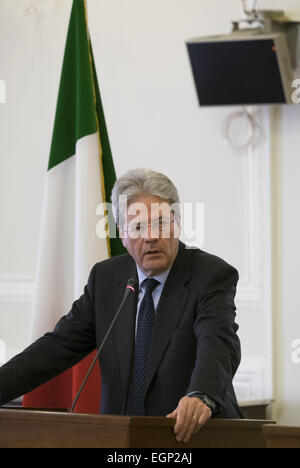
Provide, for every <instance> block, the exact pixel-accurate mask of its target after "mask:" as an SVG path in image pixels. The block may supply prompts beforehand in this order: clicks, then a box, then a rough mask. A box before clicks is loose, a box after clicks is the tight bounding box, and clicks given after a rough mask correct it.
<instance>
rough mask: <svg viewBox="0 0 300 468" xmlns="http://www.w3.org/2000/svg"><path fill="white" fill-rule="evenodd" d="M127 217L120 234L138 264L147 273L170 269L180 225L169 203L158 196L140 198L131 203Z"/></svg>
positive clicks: (157, 272) (149, 274) (154, 273)
mask: <svg viewBox="0 0 300 468" xmlns="http://www.w3.org/2000/svg"><path fill="white" fill-rule="evenodd" d="M126 218H127V219H126V220H125V223H124V228H123V229H122V228H120V234H121V238H122V242H123V245H124V247H125V248H126V249H127V250H128V252H129V254H130V255H131V256H132V257H133V259H134V260H135V262H136V264H137V265H138V267H139V268H140V269H141V270H142V271H143V272H144V273H145V275H147V276H155V275H158V274H160V273H163V272H164V271H166V270H167V269H168V268H169V267H170V266H171V265H172V264H173V262H174V260H175V258H176V256H177V252H178V245H179V227H178V225H176V224H175V222H174V215H173V213H172V212H171V210H170V206H169V204H168V202H167V201H166V200H164V199H162V198H159V197H155V196H146V195H145V196H140V197H137V198H135V199H133V200H130V202H129V203H128V205H127V217H126Z"/></svg>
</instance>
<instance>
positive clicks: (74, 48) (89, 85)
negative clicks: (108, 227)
mask: <svg viewBox="0 0 300 468" xmlns="http://www.w3.org/2000/svg"><path fill="white" fill-rule="evenodd" d="M89 61H90V56H89V41H88V35H87V26H86V18H85V5H84V1H83V0H74V2H73V7H72V12H71V18H70V24H69V29H68V35H67V42H66V48H65V54H64V60H63V68H62V73H61V80H60V87H59V93H58V101H57V108H56V116H55V123H54V130H53V137H52V144H51V150H50V159H49V166H48V170H50V169H51V168H52V167H54V166H56V165H57V164H59V163H61V162H62V161H65V160H66V159H68V158H69V157H71V156H73V155H74V154H75V145H76V142H77V140H79V139H80V138H82V137H84V136H86V135H90V134H92V133H95V132H96V131H97V122H96V116H95V105H94V94H93V81H92V80H93V77H92V72H91V67H90V63H89Z"/></svg>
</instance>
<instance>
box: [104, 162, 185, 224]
mask: <svg viewBox="0 0 300 468" xmlns="http://www.w3.org/2000/svg"><path fill="white" fill-rule="evenodd" d="M142 195H146V196H147V195H151V196H155V197H159V198H162V199H164V200H166V201H167V202H168V203H169V205H170V206H172V210H173V211H174V214H175V218H177V220H179V219H180V206H179V204H180V201H179V196H178V192H177V189H176V187H175V185H174V184H173V182H172V181H171V180H170V179H169V178H168V177H167V176H165V175H164V174H161V173H159V172H155V171H151V170H148V169H133V170H131V171H128V172H126V174H124V175H123V176H121V177H120V178H119V179H118V180H117V181H116V182H115V185H114V187H113V190H112V195H111V201H112V207H113V213H114V217H115V221H116V223H117V226H120V197H122V196H123V197H124V198H125V197H126V200H127V202H128V201H130V200H133V199H135V198H137V197H139V196H142ZM124 208H125V207H124ZM124 208H123V209H124Z"/></svg>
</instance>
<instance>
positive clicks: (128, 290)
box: [70, 279, 138, 413]
mask: <svg viewBox="0 0 300 468" xmlns="http://www.w3.org/2000/svg"><path fill="white" fill-rule="evenodd" d="M137 285H138V282H137V281H135V280H134V279H130V280H128V283H127V286H126V289H125V293H124V297H123V299H122V302H121V304H120V307H119V308H118V310H117V312H116V314H115V316H114V318H113V320H112V322H111V324H110V326H109V328H108V330H107V332H106V334H105V336H104V338H103V340H102V342H101V344H100V346H99V348H98V351H97V353H96V356H95V357H94V359H93V362H92V364H91V366H90V368H89V370H88V371H87V374H86V376H85V378H84V380H83V382H82V384H81V386H80V388H79V390H78V392H77V395H76V397H75V399H74V401H73V403H72V406H71V409H70V413H73V411H74V409H75V406H76V404H77V401H78V398H79V397H80V395H81V392H82V390H83V389H84V386H85V384H86V382H87V380H88V378H89V376H90V374H91V372H92V370H93V368H94V366H95V364H96V362H97V359H98V358H99V355H100V353H101V351H102V348H103V346H104V344H105V342H106V340H107V338H108V336H109V334H110V332H111V329H112V328H113V326H114V324H115V322H116V320H117V318H118V316H119V314H120V312H121V310H122V308H123V306H124V304H125V302H126V301H127V299H128V297H129V296H130V295H131V294H132V293H133V292H135V290H136V288H137Z"/></svg>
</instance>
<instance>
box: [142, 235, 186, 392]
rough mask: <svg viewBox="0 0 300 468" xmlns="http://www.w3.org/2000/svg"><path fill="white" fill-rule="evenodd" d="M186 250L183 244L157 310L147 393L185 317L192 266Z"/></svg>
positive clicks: (147, 377) (147, 379) (147, 376)
mask: <svg viewBox="0 0 300 468" xmlns="http://www.w3.org/2000/svg"><path fill="white" fill-rule="evenodd" d="M184 250H185V247H184V246H183V245H182V244H181V245H180V248H179V252H178V255H177V258H176V260H175V263H174V265H173V267H172V269H171V271H170V274H169V276H168V279H167V281H166V284H165V286H164V289H163V292H162V295H161V298H160V301H159V305H158V308H157V315H156V321H155V326H154V330H153V337H152V344H151V349H150V355H149V361H148V362H149V364H148V369H147V374H146V391H147V389H148V388H149V385H150V383H151V380H152V378H153V376H154V374H155V372H156V370H157V368H158V366H159V363H160V361H161V359H162V357H163V355H164V353H165V351H166V348H167V346H168V344H169V342H170V340H171V338H172V335H173V333H174V330H175V329H176V327H177V325H178V323H179V321H180V319H181V317H182V315H183V312H184V308H185V304H186V300H187V298H188V294H189V289H188V288H187V286H186V283H187V281H188V279H189V278H190V276H191V266H190V261H189V259H190V256H189V255H186V254H185V253H184Z"/></svg>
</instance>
